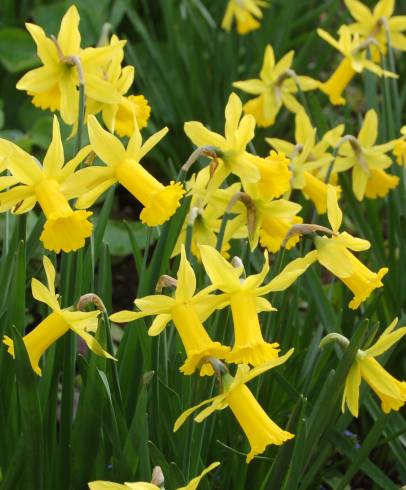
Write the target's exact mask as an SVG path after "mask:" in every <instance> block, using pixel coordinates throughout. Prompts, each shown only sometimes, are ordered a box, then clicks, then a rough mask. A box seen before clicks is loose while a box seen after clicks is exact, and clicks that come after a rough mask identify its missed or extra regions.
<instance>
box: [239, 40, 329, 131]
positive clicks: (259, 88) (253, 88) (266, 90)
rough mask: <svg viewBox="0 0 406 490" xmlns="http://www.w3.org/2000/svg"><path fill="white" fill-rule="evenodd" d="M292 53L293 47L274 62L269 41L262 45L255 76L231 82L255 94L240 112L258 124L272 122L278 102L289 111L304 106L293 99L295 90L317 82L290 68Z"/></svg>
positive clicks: (309, 88)
mask: <svg viewBox="0 0 406 490" xmlns="http://www.w3.org/2000/svg"><path fill="white" fill-rule="evenodd" d="M294 54H295V52H294V51H289V52H288V53H287V54H285V56H283V58H281V59H280V60H279V61H278V62H277V63H275V55H274V51H273V49H272V46H271V45H270V44H269V45H268V46H267V47H266V49H265V54H264V61H263V64H262V68H261V72H260V74H259V78H254V79H251V80H245V81H240V82H234V83H233V86H234V87H236V88H239V89H240V90H242V91H244V92H247V93H248V94H252V95H256V96H257V97H255V98H254V99H251V100H249V101H248V102H246V103H245V104H244V112H245V113H246V114H252V115H253V116H254V117H255V120H256V122H257V124H258V126H264V127H267V126H271V125H272V124H274V122H275V118H276V116H277V114H278V112H279V111H280V109H281V107H282V106H285V107H286V108H287V109H288V110H289V111H291V112H293V113H297V112H300V111H303V110H304V108H303V106H302V105H301V104H300V103H299V102H298V101H297V100H296V98H295V94H297V92H298V90H299V88H300V90H301V91H302V92H306V91H308V90H314V89H316V88H317V87H318V86H319V82H318V81H317V80H313V79H312V78H310V77H306V76H298V75H296V74H295V72H294V71H292V68H291V66H292V63H293V57H294Z"/></svg>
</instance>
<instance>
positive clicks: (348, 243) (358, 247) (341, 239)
mask: <svg viewBox="0 0 406 490" xmlns="http://www.w3.org/2000/svg"><path fill="white" fill-rule="evenodd" d="M334 242H335V243H337V244H339V245H342V246H343V247H345V248H349V249H350V250H354V251H355V252H361V251H363V250H368V249H369V248H371V244H370V242H368V240H363V239H362V238H355V237H353V236H351V235H350V234H349V233H347V232H346V231H344V232H342V233H340V234H339V235H338V236H336V237H334Z"/></svg>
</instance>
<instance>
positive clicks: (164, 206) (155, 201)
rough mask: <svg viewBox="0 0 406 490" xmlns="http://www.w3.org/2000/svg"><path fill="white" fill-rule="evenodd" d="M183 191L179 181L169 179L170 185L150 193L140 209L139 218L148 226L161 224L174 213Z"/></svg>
mask: <svg viewBox="0 0 406 490" xmlns="http://www.w3.org/2000/svg"><path fill="white" fill-rule="evenodd" d="M184 193H185V190H184V189H183V187H182V184H181V183H180V182H174V181H171V183H170V185H168V186H166V187H163V188H162V189H160V190H158V191H156V192H154V193H153V194H152V195H151V197H150V199H149V201H148V202H147V203H146V205H145V207H144V209H143V210H142V211H141V214H140V220H141V221H142V222H143V223H144V224H146V225H148V226H158V225H162V223H165V221H167V220H168V219H169V218H170V217H171V216H173V215H174V214H175V211H176V210H177V209H178V207H179V206H180V200H181V198H182V196H183V195H184Z"/></svg>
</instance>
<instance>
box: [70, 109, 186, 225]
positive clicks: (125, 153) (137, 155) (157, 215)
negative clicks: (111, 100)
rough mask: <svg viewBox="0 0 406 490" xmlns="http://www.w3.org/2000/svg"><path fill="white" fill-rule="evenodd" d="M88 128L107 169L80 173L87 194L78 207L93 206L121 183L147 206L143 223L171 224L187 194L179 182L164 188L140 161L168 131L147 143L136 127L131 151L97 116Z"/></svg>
mask: <svg viewBox="0 0 406 490" xmlns="http://www.w3.org/2000/svg"><path fill="white" fill-rule="evenodd" d="M88 128H89V138H90V143H91V146H92V148H93V150H94V152H95V153H96V154H97V156H98V157H99V158H100V159H101V160H102V161H103V162H104V163H105V164H106V166H103V167H94V166H93V167H88V168H85V169H82V170H80V171H79V172H78V174H77V181H78V182H82V184H83V185H85V186H86V189H87V191H86V192H85V193H84V195H83V196H81V197H80V198H79V199H78V201H77V203H76V206H77V207H78V208H87V207H89V206H91V205H92V204H93V203H94V202H95V201H96V199H97V198H98V197H99V196H100V195H101V194H103V192H105V191H106V190H107V189H108V188H109V187H110V186H112V185H113V184H114V183H116V182H119V183H120V184H121V185H122V186H123V187H125V188H126V189H127V190H128V191H129V192H130V193H131V194H132V195H133V196H134V197H135V198H136V199H138V200H139V201H140V202H141V204H142V205H143V206H144V208H143V209H142V211H141V214H140V219H141V221H142V222H143V223H145V224H147V225H148V226H157V225H161V224H162V223H164V222H165V221H167V220H168V219H169V218H170V217H171V216H172V215H173V214H174V213H175V211H176V209H177V208H178V207H179V201H180V199H181V198H182V196H183V194H184V192H185V191H184V190H183V188H182V185H181V184H180V183H176V182H171V183H170V185H168V186H164V185H163V184H161V183H160V182H159V181H158V180H157V179H156V178H155V177H153V176H152V175H151V174H150V173H149V172H148V171H147V170H146V169H145V168H144V167H143V166H142V165H141V164H140V161H141V159H142V158H143V157H144V156H145V155H146V154H147V153H148V152H149V151H150V150H151V149H152V148H153V147H154V146H155V145H156V144H157V143H158V142H159V141H160V140H161V139H162V138H163V137H164V136H165V135H166V133H167V132H168V128H163V129H161V130H160V131H158V132H157V133H155V134H154V135H152V136H151V137H150V138H148V139H147V141H145V143H144V144H143V143H142V137H141V133H140V131H139V129H138V127H135V131H134V133H133V135H132V137H131V138H130V140H129V142H128V145H127V148H124V146H123V144H122V143H121V141H120V140H119V139H118V138H117V137H115V136H114V135H113V134H111V133H109V132H108V131H106V130H104V129H103V128H102V127H101V126H100V124H99V123H98V122H97V119H96V118H95V117H94V116H93V115H91V116H89V118H88Z"/></svg>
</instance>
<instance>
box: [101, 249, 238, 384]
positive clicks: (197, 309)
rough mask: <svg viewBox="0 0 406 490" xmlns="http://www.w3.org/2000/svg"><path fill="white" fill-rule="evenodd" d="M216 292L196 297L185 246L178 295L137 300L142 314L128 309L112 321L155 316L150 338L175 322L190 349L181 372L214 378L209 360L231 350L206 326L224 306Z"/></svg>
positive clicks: (187, 348)
mask: <svg viewBox="0 0 406 490" xmlns="http://www.w3.org/2000/svg"><path fill="white" fill-rule="evenodd" d="M213 289H214V288H212V287H209V288H205V289H203V290H202V291H200V292H199V293H197V294H195V291H196V276H195V273H194V271H193V269H192V267H191V265H190V263H189V261H188V260H187V258H186V253H185V248H184V246H183V245H182V248H181V260H180V265H179V269H178V274H177V285H176V291H175V296H174V297H173V298H172V297H169V296H165V295H159V294H156V295H152V296H145V297H144V298H140V299H136V300H135V305H136V306H137V307H138V308H139V309H140V310H141V311H139V312H134V311H126V310H124V311H121V312H118V313H114V314H113V315H111V316H110V319H111V320H112V321H114V322H118V323H120V322H129V321H133V320H136V319H138V318H143V317H146V316H151V315H154V316H155V319H154V321H153V322H152V325H151V327H150V329H149V330H148V334H149V335H158V334H160V333H161V332H162V331H163V330H164V328H165V327H166V326H167V324H168V323H169V321H171V320H172V321H173V324H174V325H175V328H176V330H177V332H178V334H179V336H180V338H181V340H182V343H183V345H184V347H185V350H186V361H185V363H184V364H183V366H182V367H181V368H180V370H181V372H183V373H184V374H192V373H193V372H194V371H195V370H196V369H200V375H202V376H203V375H211V374H213V369H212V367H211V365H210V364H209V363H208V362H207V361H206V359H207V358H210V357H215V358H217V359H224V358H225V356H226V355H227V354H228V352H229V351H230V348H229V347H226V346H224V345H221V344H220V342H213V341H212V340H211V338H210V336H209V334H208V333H207V332H206V330H205V328H204V326H203V324H202V322H204V321H205V320H206V319H207V318H208V317H209V316H210V315H211V314H212V313H213V311H214V310H215V309H216V308H220V307H221V305H222V303H223V298H222V297H221V296H213V295H210V294H209V293H210V292H211V291H212V290H213Z"/></svg>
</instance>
